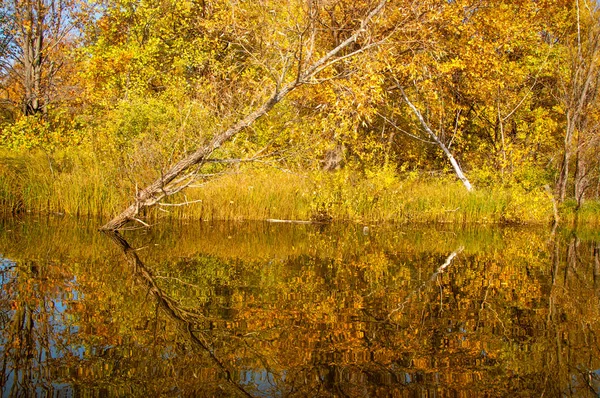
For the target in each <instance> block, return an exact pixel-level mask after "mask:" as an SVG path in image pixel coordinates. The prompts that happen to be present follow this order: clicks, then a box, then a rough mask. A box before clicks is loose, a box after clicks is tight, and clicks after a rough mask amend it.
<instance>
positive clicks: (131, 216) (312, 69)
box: [101, 0, 388, 230]
mask: <svg viewBox="0 0 600 398" xmlns="http://www.w3.org/2000/svg"><path fill="white" fill-rule="evenodd" d="M387 1H388V0H381V1H380V2H379V3H378V5H377V6H376V7H375V8H374V9H372V10H371V12H369V14H368V15H366V16H365V18H364V19H363V20H362V21H361V24H360V26H359V27H358V29H356V31H355V32H354V33H353V34H352V35H351V36H350V37H348V38H347V39H346V40H344V41H343V42H342V43H341V44H339V45H338V46H337V47H335V48H334V49H332V50H331V51H329V52H328V53H326V54H325V55H323V56H322V57H321V58H319V59H318V60H317V61H315V62H314V63H312V64H310V65H309V66H308V67H306V69H302V68H301V66H302V65H301V64H298V74H297V76H296V78H295V79H294V80H293V81H291V82H289V83H287V84H285V85H280V84H277V87H276V89H275V91H274V93H273V94H272V95H271V96H270V97H269V98H268V99H267V101H265V102H264V103H263V104H262V105H261V106H260V107H259V108H258V109H256V110H255V111H254V112H252V113H250V114H249V115H247V116H246V117H245V118H243V119H242V120H240V121H239V122H237V123H236V124H234V125H233V126H231V127H230V128H229V129H228V130H226V131H225V132H223V133H221V134H218V135H217V136H215V137H214V138H213V139H212V141H211V142H210V143H209V144H208V145H205V146H203V147H201V148H199V149H197V150H196V151H195V152H193V153H192V154H190V155H188V156H187V157H186V158H184V159H182V160H180V161H179V162H178V163H176V164H175V165H174V166H173V167H171V168H170V169H169V170H168V171H167V172H166V173H165V174H164V175H162V176H161V177H160V178H157V179H156V180H155V181H154V182H153V183H152V184H150V185H149V186H147V187H146V188H144V189H142V190H141V191H139V192H138V193H137V195H136V198H135V201H134V202H133V203H132V204H131V205H129V207H127V208H126V209H125V210H124V211H123V212H122V213H121V214H119V215H118V216H116V217H114V218H113V219H112V220H110V221H109V222H108V223H106V224H105V225H104V226H102V227H101V229H102V230H117V229H120V228H122V227H123V226H125V224H127V223H128V222H129V221H132V220H136V221H140V220H138V219H137V218H136V217H137V215H138V214H139V212H140V210H141V209H143V208H147V207H151V206H154V205H156V204H157V203H159V202H160V201H161V200H162V199H164V198H165V197H166V196H169V195H173V194H175V193H177V192H179V191H181V190H182V189H184V188H185V187H187V186H188V185H189V184H190V183H191V182H192V181H193V180H194V177H195V172H196V170H197V167H196V166H201V165H202V163H203V162H204V161H205V160H206V159H207V158H208V157H209V156H210V155H211V154H212V153H213V152H214V151H215V150H216V149H218V148H219V147H221V146H222V145H223V144H224V143H226V142H227V141H229V140H230V139H231V138H233V137H234V136H235V135H237V134H238V133H240V132H241V131H243V130H244V129H246V128H247V127H249V126H251V125H252V124H253V123H254V122H255V121H256V120H258V119H259V118H260V117H262V116H264V115H265V114H267V113H268V112H269V111H270V110H271V109H273V107H274V106H275V105H276V104H277V103H279V102H280V101H281V100H282V99H283V98H284V97H285V96H286V95H288V94H289V93H290V92H292V91H293V90H295V89H296V88H298V87H300V86H301V85H304V84H306V83H309V82H310V81H311V79H312V78H313V77H314V76H316V75H317V74H318V73H319V72H321V71H322V70H323V69H325V68H326V67H328V66H329V65H331V64H333V63H335V62H336V61H338V60H340V59H346V58H348V57H350V56H352V55H354V54H359V53H361V52H363V51H365V49H366V48H368V47H369V45H365V46H363V47H359V48H358V49H355V48H353V47H352V45H353V44H355V43H356V41H357V39H358V38H359V36H361V35H362V34H363V33H365V31H366V28H367V25H368V24H369V23H370V22H371V20H372V19H373V18H374V17H375V16H376V15H378V14H379V13H380V12H381V11H382V10H383V8H384V6H385V5H386V3H387ZM348 49H351V51H350V52H349V53H346V54H341V53H343V51H344V50H348ZM298 62H300V61H298Z"/></svg>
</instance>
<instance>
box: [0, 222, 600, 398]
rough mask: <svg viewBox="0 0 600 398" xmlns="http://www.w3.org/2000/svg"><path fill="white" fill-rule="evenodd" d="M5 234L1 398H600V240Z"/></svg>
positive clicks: (78, 227)
mask: <svg viewBox="0 0 600 398" xmlns="http://www.w3.org/2000/svg"><path fill="white" fill-rule="evenodd" d="M98 225H100V221H82V220H79V221H77V220H72V219H68V218H60V217H53V216H50V217H26V218H21V219H5V220H1V221H0V287H1V291H0V329H1V331H2V334H1V337H0V343H1V346H0V358H1V359H0V372H1V373H0V385H2V395H3V396H4V397H27V396H40V397H79V396H81V397H99V396H115V397H117V396H129V397H154V396H190V397H205V396H206V397H211V396H252V397H379V396H394V397H396V396H397V397H413V396H417V397H433V396H436V397H438V396H439V397H448V396H452V397H470V396H488V397H496V396H527V397H528V396H544V397H557V396H560V397H564V396H574V397H579V396H581V397H587V396H590V397H596V396H598V394H599V393H600V258H599V257H600V232H599V231H594V230H585V229H578V230H571V229H558V230H551V229H550V228H549V227H536V228H533V227H510V228H500V227H483V226H460V227H457V226H451V225H434V226H411V225H408V226H407V225H368V226H365V225H355V224H336V223H333V224H331V225H294V224H270V223H264V222H244V223H202V222H197V223H188V224H176V225H168V224H161V225H156V226H153V227H152V228H151V229H150V230H145V229H139V230H131V231H125V232H123V234H122V235H106V234H104V233H101V232H98V231H97V227H98Z"/></svg>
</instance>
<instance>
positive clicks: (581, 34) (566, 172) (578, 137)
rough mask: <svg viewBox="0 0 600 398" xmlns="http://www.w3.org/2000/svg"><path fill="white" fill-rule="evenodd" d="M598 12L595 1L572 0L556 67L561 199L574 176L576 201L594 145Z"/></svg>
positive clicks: (599, 81) (599, 31) (599, 76)
mask: <svg viewBox="0 0 600 398" xmlns="http://www.w3.org/2000/svg"><path fill="white" fill-rule="evenodd" d="M599 12H600V11H599V10H598V6H597V5H596V3H595V2H591V1H587V0H576V1H575V7H574V8H573V9H572V10H571V14H570V15H569V20H567V28H566V29H567V34H566V35H565V37H564V39H562V40H563V56H562V57H561V64H562V65H561V66H559V67H557V74H558V83H559V84H558V87H557V88H558V96H559V98H560V99H561V105H562V107H563V109H564V119H565V127H564V142H563V146H562V154H561V158H562V159H561V162H560V165H559V167H560V168H559V176H558V181H557V185H556V191H557V192H556V193H557V196H558V199H559V200H560V201H564V200H565V198H566V197H567V190H568V189H567V188H568V185H569V181H570V180H571V179H573V180H574V183H573V186H574V189H573V194H574V197H575V199H576V200H577V202H578V203H579V204H580V203H581V201H582V200H583V197H584V195H585V191H586V190H587V188H588V178H587V177H588V173H589V170H588V169H587V167H586V163H588V162H587V160H586V158H588V157H589V155H587V154H586V152H589V149H591V150H593V149H595V148H597V136H598V129H597V127H596V126H595V125H596V124H597V122H594V113H595V109H597V104H596V95H597V91H598V87H599V84H600V73H599V71H598V67H599V65H598V56H599V55H600V24H599V23H600V19H599V17H600V14H599ZM586 149H588V150H586ZM573 154H575V159H576V160H575V165H574V167H575V173H574V176H572V175H571V171H570V170H571V167H572V166H573V165H571V163H572V158H573Z"/></svg>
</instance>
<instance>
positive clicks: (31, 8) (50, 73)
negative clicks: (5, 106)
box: [0, 0, 82, 115]
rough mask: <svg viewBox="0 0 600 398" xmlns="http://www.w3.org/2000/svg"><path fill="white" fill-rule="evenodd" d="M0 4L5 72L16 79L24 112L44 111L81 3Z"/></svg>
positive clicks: (10, 0)
mask: <svg viewBox="0 0 600 398" xmlns="http://www.w3.org/2000/svg"><path fill="white" fill-rule="evenodd" d="M0 6H1V10H0V12H1V13H2V19H0V23H1V24H2V25H1V29H2V40H3V52H4V56H3V58H2V60H1V63H0V68H1V70H2V75H3V77H4V79H7V78H8V77H11V78H12V79H14V81H16V82H17V84H18V95H19V96H20V98H19V99H18V102H19V103H20V108H21V110H22V112H23V114H24V115H35V114H42V113H45V112H46V111H47V106H48V104H50V102H51V101H52V100H53V99H54V91H55V89H56V76H57V74H58V73H59V70H60V69H61V67H62V66H63V61H64V54H65V52H66V51H68V50H67V49H68V44H67V43H68V42H69V40H70V37H69V35H70V34H71V33H72V32H73V28H74V26H75V24H76V20H77V14H78V12H80V11H81V9H82V5H81V2H79V1H76V0H4V1H2V2H1V3H0Z"/></svg>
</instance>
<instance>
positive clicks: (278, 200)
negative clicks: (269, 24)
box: [0, 153, 600, 225]
mask: <svg viewBox="0 0 600 398" xmlns="http://www.w3.org/2000/svg"><path fill="white" fill-rule="evenodd" d="M141 174H142V179H140V180H138V181H137V182H136V181H135V180H133V178H128V176H129V175H132V174H128V173H127V172H126V170H125V168H124V167H122V166H116V165H114V164H107V163H106V162H103V161H101V160H99V159H97V158H95V157H94V156H91V155H90V156H77V157H68V156H63V157H60V156H53V157H50V156H48V155H47V154H45V153H37V154H27V155H9V154H2V155H1V156H0V209H1V210H0V211H1V212H3V213H5V214H6V213H15V214H16V213H24V212H29V213H61V214H67V215H72V216H76V217H77V216H98V217H101V218H103V219H108V218H110V217H111V216H113V215H114V214H116V213H118V212H119V210H121V209H122V208H124V206H126V205H127V204H128V202H129V201H130V200H131V198H132V197H133V195H134V193H135V189H136V183H137V186H143V184H144V183H145V181H146V180H149V179H150V178H151V177H152V172H151V171H149V172H147V176H146V180H144V179H143V174H144V173H141ZM559 212H560V217H561V220H562V221H563V222H564V223H573V222H574V220H575V219H576V218H578V222H579V223H582V224H591V225H600V202H598V201H596V200H588V201H586V202H585V203H584V204H583V206H582V207H581V208H580V209H578V210H577V211H576V206H575V203H571V202H566V203H564V204H563V205H561V206H560V207H559ZM144 216H145V217H146V218H148V219H149V220H156V219H163V218H173V219H201V220H266V219H282V220H314V221H330V220H336V221H356V222H365V223H367V222H396V223H481V224H547V223H550V222H552V220H553V206H552V199H551V197H550V196H549V195H548V193H547V192H546V191H545V190H544V189H543V187H532V188H529V189H525V188H523V187H522V186H519V185H517V184H512V185H508V184H505V185H501V184H489V185H487V186H483V185H482V184H479V185H476V189H475V191H474V192H471V193H469V192H467V191H466V190H465V189H464V187H463V186H462V185H461V184H460V183H459V182H457V181H456V180H455V178H453V176H452V175H447V176H439V175H438V176H435V177H432V176H423V175H417V174H416V173H413V174H410V173H409V174H404V175H398V174H397V173H395V172H393V171H391V170H381V171H378V172H370V173H369V172H363V173H358V172H356V171H352V170H340V171H336V172H321V171H318V172H308V173H303V174H299V173H293V172H290V171H286V170H280V169H275V168H264V167H263V168H256V167H253V166H246V167H241V166H240V167H238V168H237V169H236V170H234V171H233V172H231V173H229V174H224V175H221V176H218V177H214V178H212V179H210V180H208V181H206V182H203V183H199V184H197V185H196V186H195V187H190V188H188V189H187V190H186V191H185V192H184V193H182V194H180V195H179V196H177V197H172V198H171V202H170V203H164V204H162V205H161V206H157V207H156V208H155V209H152V210H150V211H149V212H148V213H147V214H145V215H144Z"/></svg>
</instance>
